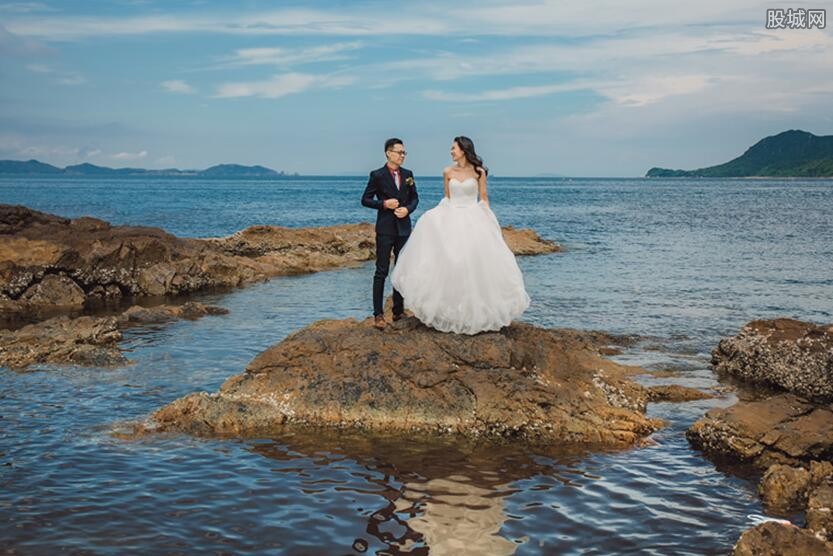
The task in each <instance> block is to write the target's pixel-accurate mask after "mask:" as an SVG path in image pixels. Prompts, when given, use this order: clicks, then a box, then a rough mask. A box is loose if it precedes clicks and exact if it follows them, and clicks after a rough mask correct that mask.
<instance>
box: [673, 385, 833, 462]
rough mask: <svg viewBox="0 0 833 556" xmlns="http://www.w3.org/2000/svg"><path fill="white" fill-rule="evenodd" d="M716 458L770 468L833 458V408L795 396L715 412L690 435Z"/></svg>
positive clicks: (708, 414)
mask: <svg viewBox="0 0 833 556" xmlns="http://www.w3.org/2000/svg"><path fill="white" fill-rule="evenodd" d="M686 437H687V438H688V439H689V441H690V442H691V443H692V444H693V445H694V446H695V447H696V448H699V449H701V450H703V451H705V452H707V453H708V454H710V455H712V456H716V457H719V458H726V459H730V460H734V461H738V462H743V463H749V464H752V465H755V466H757V467H760V468H766V467H769V466H770V465H772V464H774V463H783V464H790V465H795V464H798V463H801V462H809V461H810V460H824V459H830V458H831V457H833V407H831V406H829V405H818V404H814V403H811V402H809V401H808V400H806V399H803V398H800V397H798V396H795V395H794V394H779V395H775V396H772V397H769V398H766V399H762V400H756V401H741V402H738V403H736V404H735V405H733V406H731V407H727V408H715V409H711V410H709V411H708V412H707V413H706V415H705V416H704V417H702V418H700V419H699V420H697V421H696V422H695V423H694V424H693V425H691V427H690V428H689V429H688V431H687V432H686Z"/></svg>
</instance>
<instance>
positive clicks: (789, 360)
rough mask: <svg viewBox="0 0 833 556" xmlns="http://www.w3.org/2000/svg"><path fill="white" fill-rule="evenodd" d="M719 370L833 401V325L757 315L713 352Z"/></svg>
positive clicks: (806, 396)
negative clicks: (764, 317)
mask: <svg viewBox="0 0 833 556" xmlns="http://www.w3.org/2000/svg"><path fill="white" fill-rule="evenodd" d="M712 365H713V366H714V369H715V371H716V372H717V373H718V374H725V375H729V376H732V377H734V378H736V379H738V380H741V381H743V382H746V383H751V384H763V385H766V386H774V387H777V388H780V389H783V390H786V391H787V392H792V393H794V394H797V395H799V396H802V397H805V398H808V399H810V400H813V401H816V402H820V403H824V402H831V401H833V326H831V325H823V326H819V325H816V324H813V323H808V322H802V321H798V320H794V319H786V318H781V319H773V320H755V321H752V322H750V323H748V324H746V325H745V326H744V327H743V328H742V329H741V331H740V332H739V333H738V334H737V335H736V336H733V337H731V338H725V339H723V340H721V341H720V343H719V344H718V346H717V347H716V348H715V349H714V350H713V352H712Z"/></svg>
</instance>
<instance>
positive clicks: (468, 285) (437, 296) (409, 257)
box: [391, 136, 529, 334]
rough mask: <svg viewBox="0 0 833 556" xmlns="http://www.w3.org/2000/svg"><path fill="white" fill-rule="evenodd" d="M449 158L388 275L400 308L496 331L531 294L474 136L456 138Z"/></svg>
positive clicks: (468, 329)
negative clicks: (440, 188)
mask: <svg viewBox="0 0 833 556" xmlns="http://www.w3.org/2000/svg"><path fill="white" fill-rule="evenodd" d="M451 158H452V159H453V160H454V165H453V166H449V167H448V168H446V169H445V170H443V183H444V189H445V196H444V197H443V199H442V200H441V201H440V202H439V204H438V205H437V206H436V207H434V208H432V209H430V210H428V211H426V212H425V214H423V215H422V216H421V217H420V219H419V220H418V221H417V223H416V226H415V227H414V231H413V232H412V233H411V237H410V238H409V239H408V242H407V243H406V244H405V246H404V247H403V248H402V251H401V252H400V253H399V257H397V260H396V266H395V267H394V270H393V274H392V275H391V281H392V283H393V287H394V288H395V289H396V290H398V291H399V293H401V294H402V297H404V298H405V308H407V309H410V310H411V312H413V314H414V315H415V316H416V317H417V318H418V319H419V320H420V321H422V322H423V323H424V324H426V325H428V326H431V327H432V328H436V329H437V330H441V331H443V332H457V333H463V334H477V333H478V332H483V331H485V330H499V329H500V328H501V327H503V326H507V325H508V324H509V323H510V322H512V319H514V318H516V317H518V316H520V315H521V313H523V312H524V311H525V310H526V308H527V307H529V296H528V295H527V293H526V289H525V288H524V281H523V276H522V275H521V270H520V269H519V268H518V263H517V262H515V255H513V254H512V251H510V250H509V247H508V246H507V245H506V242H505V241H504V240H503V235H502V234H501V231H500V224H498V221H497V218H496V217H495V214H494V213H493V212H492V210H491V209H490V208H489V200H488V197H487V195H486V174H487V173H488V172H487V170H486V168H485V167H484V166H483V160H482V159H481V158H480V157H479V156H478V155H477V154H476V153H475V151H474V143H472V140H471V139H469V138H468V137H463V136H461V137H455V138H454V141H452V143H451ZM478 195H479V197H480V200H479V201H478Z"/></svg>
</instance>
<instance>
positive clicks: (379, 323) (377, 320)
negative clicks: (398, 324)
mask: <svg viewBox="0 0 833 556" xmlns="http://www.w3.org/2000/svg"><path fill="white" fill-rule="evenodd" d="M387 324H388V323H387V322H385V317H384V316H382V315H376V316H375V317H374V318H373V326H375V327H376V328H378V329H379V330H384V329H385V326H387Z"/></svg>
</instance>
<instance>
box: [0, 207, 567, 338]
mask: <svg viewBox="0 0 833 556" xmlns="http://www.w3.org/2000/svg"><path fill="white" fill-rule="evenodd" d="M504 235H505V237H506V238H507V242H508V243H509V244H510V246H514V248H515V249H516V250H517V251H516V252H518V253H519V254H539V253H549V252H553V251H557V250H558V246H557V245H555V244H554V243H552V242H550V241H547V240H542V239H541V238H539V237H538V236H537V235H535V233H534V232H532V231H531V230H513V229H511V228H507V229H506V230H505V231H504ZM374 257H375V234H374V231H373V226H372V225H370V224H342V225H337V226H327V227H322V228H298V229H295V228H281V227H276V226H254V227H251V228H247V229H245V230H243V231H240V232H237V233H236V234H233V235H231V236H229V237H227V238H214V239H187V238H177V237H175V236H173V235H171V234H168V233H166V232H164V231H162V230H160V229H158V228H148V227H133V226H111V225H110V224H108V223H107V222H104V221H102V220H98V219H95V218H89V217H83V218H77V219H74V220H68V219H65V218H60V217H57V216H54V215H50V214H45V213H42V212H38V211H34V210H31V209H28V208H26V207H21V206H10V205H0V318H2V319H4V320H6V321H9V322H14V320H15V319H21V318H27V319H31V318H36V319H41V318H45V316H48V315H49V313H51V312H54V311H64V312H65V311H71V310H73V311H77V310H78V309H79V308H81V307H84V306H89V305H93V304H103V303H105V302H113V301H119V300H121V299H123V298H127V297H134V298H141V297H157V296H175V295H181V294H187V293H191V292H195V291H198V290H204V289H208V288H228V287H237V286H242V285H246V284H250V283H253V282H257V281H261V280H266V279H268V278H269V277H272V276H280V275H289V274H300V273H307V272H318V271H320V270H327V269H332V268H340V267H345V266H352V265H356V264H361V263H363V262H365V261H369V260H372V259H373V258H374Z"/></svg>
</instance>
